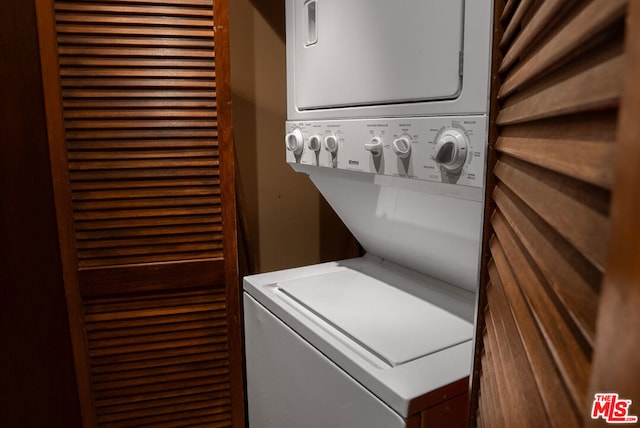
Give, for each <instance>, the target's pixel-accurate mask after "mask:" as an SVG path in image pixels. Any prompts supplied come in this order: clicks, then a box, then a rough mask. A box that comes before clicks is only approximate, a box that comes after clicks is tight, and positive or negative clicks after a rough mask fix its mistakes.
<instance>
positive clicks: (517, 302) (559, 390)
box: [489, 240, 580, 427]
mask: <svg viewBox="0 0 640 428" xmlns="http://www.w3.org/2000/svg"><path fill="white" fill-rule="evenodd" d="M491 255H492V264H490V266H489V274H490V277H491V283H492V286H497V287H499V288H500V290H501V292H502V293H504V294H505V296H506V298H507V300H508V302H509V307H510V310H511V312H512V313H513V314H514V318H515V319H516V322H517V325H518V332H519V335H520V337H521V339H522V342H523V344H524V347H525V349H526V351H527V360H528V361H529V363H530V364H531V369H532V371H533V373H534V376H535V379H536V382H537V384H538V389H539V391H540V395H541V397H542V399H543V401H544V403H545V407H546V408H547V409H548V414H549V415H552V416H553V420H550V421H549V422H550V424H551V423H553V424H555V425H556V426H560V427H562V426H566V427H573V426H580V417H579V416H577V415H576V412H575V410H573V403H572V402H571V401H570V400H569V398H568V396H567V394H566V392H565V391H566V386H565V385H564V383H563V382H562V380H561V378H560V376H559V375H558V373H557V368H556V367H555V362H554V361H553V359H552V356H551V355H550V354H549V351H548V348H547V345H546V343H545V338H544V337H543V336H542V335H541V333H540V331H539V329H538V327H537V325H536V322H535V319H534V318H533V315H532V314H531V311H530V309H529V305H528V303H527V302H526V300H525V298H524V296H523V295H522V292H521V290H520V288H519V286H518V285H517V281H516V279H515V277H514V275H513V272H512V270H511V268H510V267H509V264H508V261H507V256H506V255H505V253H504V250H503V249H502V247H501V246H500V244H499V242H498V241H497V240H493V241H492V243H491ZM509 400H510V399H507V400H505V401H504V402H503V403H505V405H507V406H508V405H509V404H508V401H509ZM572 410H573V411H572ZM557 418H559V419H560V421H559V423H557V422H556V419H557ZM565 424H566V425H565Z"/></svg>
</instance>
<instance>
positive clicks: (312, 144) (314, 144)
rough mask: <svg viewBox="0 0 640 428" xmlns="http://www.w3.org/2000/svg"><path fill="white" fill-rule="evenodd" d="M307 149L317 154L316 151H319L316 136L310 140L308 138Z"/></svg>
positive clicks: (318, 141) (318, 139) (318, 138)
mask: <svg viewBox="0 0 640 428" xmlns="http://www.w3.org/2000/svg"><path fill="white" fill-rule="evenodd" d="M307 147H309V150H311V151H312V152H317V151H318V150H320V137H319V136H317V135H314V136H312V137H311V138H309V142H308V143H307Z"/></svg>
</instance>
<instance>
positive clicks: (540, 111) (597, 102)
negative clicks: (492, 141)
mask: <svg viewBox="0 0 640 428" xmlns="http://www.w3.org/2000/svg"><path fill="white" fill-rule="evenodd" d="M623 66H624V59H623V57H622V56H620V55H619V56H616V57H614V58H612V59H610V60H608V61H606V62H604V63H601V64H598V65H596V66H594V67H593V68H591V69H589V70H586V71H584V72H583V73H580V74H578V75H576V76H573V77H571V78H569V79H567V80H565V81H562V82H559V83H557V84H555V85H553V86H551V87H549V88H547V89H543V90H540V91H537V92H535V93H533V94H532V95H531V96H529V97H527V98H524V99H522V100H521V101H519V102H517V103H514V104H511V105H509V106H505V107H504V108H503V109H502V110H501V111H500V113H498V118H497V123H498V124H499V125H502V126H504V125H509V124H514V123H519V122H525V121H532V120H537V119H542V118H545V117H551V116H558V115H562V114H569V113H576V112H581V111H588V110H593V109H597V108H607V107H610V106H613V105H616V104H617V103H618V101H619V99H620V95H621V93H622V86H621V83H620V81H619V80H617V78H616V77H617V76H619V75H620V73H621V72H622V69H623ZM587 87H588V88H589V90H588V91H585V88H587Z"/></svg>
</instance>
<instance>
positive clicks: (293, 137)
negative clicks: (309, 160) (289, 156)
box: [284, 128, 304, 156]
mask: <svg viewBox="0 0 640 428" xmlns="http://www.w3.org/2000/svg"><path fill="white" fill-rule="evenodd" d="M284 141H285V144H286V146H287V150H289V151H291V152H293V154H294V155H296V156H297V155H300V154H302V150H303V149H304V136H303V135H302V131H301V130H300V129H298V128H296V129H294V130H293V131H291V132H290V133H288V134H287V136H286V137H284Z"/></svg>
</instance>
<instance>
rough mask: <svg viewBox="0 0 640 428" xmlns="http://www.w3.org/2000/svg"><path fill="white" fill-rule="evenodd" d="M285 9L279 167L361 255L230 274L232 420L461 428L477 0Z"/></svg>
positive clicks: (472, 241)
mask: <svg viewBox="0 0 640 428" xmlns="http://www.w3.org/2000/svg"><path fill="white" fill-rule="evenodd" d="M286 6H287V93H288V101H287V102H288V111H287V114H288V121H287V124H286V132H287V135H286V138H285V147H286V153H287V155H286V159H287V162H288V163H289V164H290V165H291V166H292V167H293V168H294V169H295V170H296V171H299V172H301V173H304V174H307V175H308V176H309V178H310V179H311V180H312V181H313V183H314V184H315V185H316V187H317V188H318V189H319V190H320V192H321V193H322V194H323V196H324V197H325V198H326V199H327V201H328V202H329V204H330V205H331V206H332V207H333V209H334V210H335V211H336V213H337V214H338V215H339V216H340V218H341V219H342V220H343V222H344V223H345V225H346V226H347V227H348V228H349V229H350V230H351V232H352V233H353V234H354V236H355V237H356V238H357V239H358V241H359V242H360V243H361V245H362V246H363V247H364V249H365V250H366V252H367V255H366V256H364V257H361V258H357V259H351V260H346V261H338V262H332V263H325V264H320V265H314V266H306V267H300V268H296V269H289V270H284V271H279V272H271V273H265V274H260V275H254V276H249V277H246V278H244V299H243V302H244V321H245V351H246V369H247V400H248V418H249V425H250V427H252V428H276V427H277V428H298V427H305V428H307V427H309V428H326V427H331V428H347V427H349V428H354V427H356V428H357V427H362V428H364V427H366V428H395V427H416V428H417V427H425V426H433V425H430V424H432V421H438V420H440V421H442V417H443V415H444V416H445V417H447V418H448V419H447V422H446V425H445V426H456V424H457V425H460V426H462V425H463V424H464V418H465V415H464V409H465V408H466V392H467V390H468V376H469V373H470V370H471V364H472V352H473V335H474V319H475V298H476V290H477V287H478V276H479V263H480V243H481V230H482V215H483V208H484V203H483V202H484V181H485V169H486V165H485V164H486V161H485V159H486V147H487V111H488V85H489V66H490V44H491V17H492V1H491V0H396V1H393V2H391V1H388V0H286ZM292 233H295V231H292ZM453 409H462V410H461V411H455V412H454V411H453ZM447 412H448V413H447Z"/></svg>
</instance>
